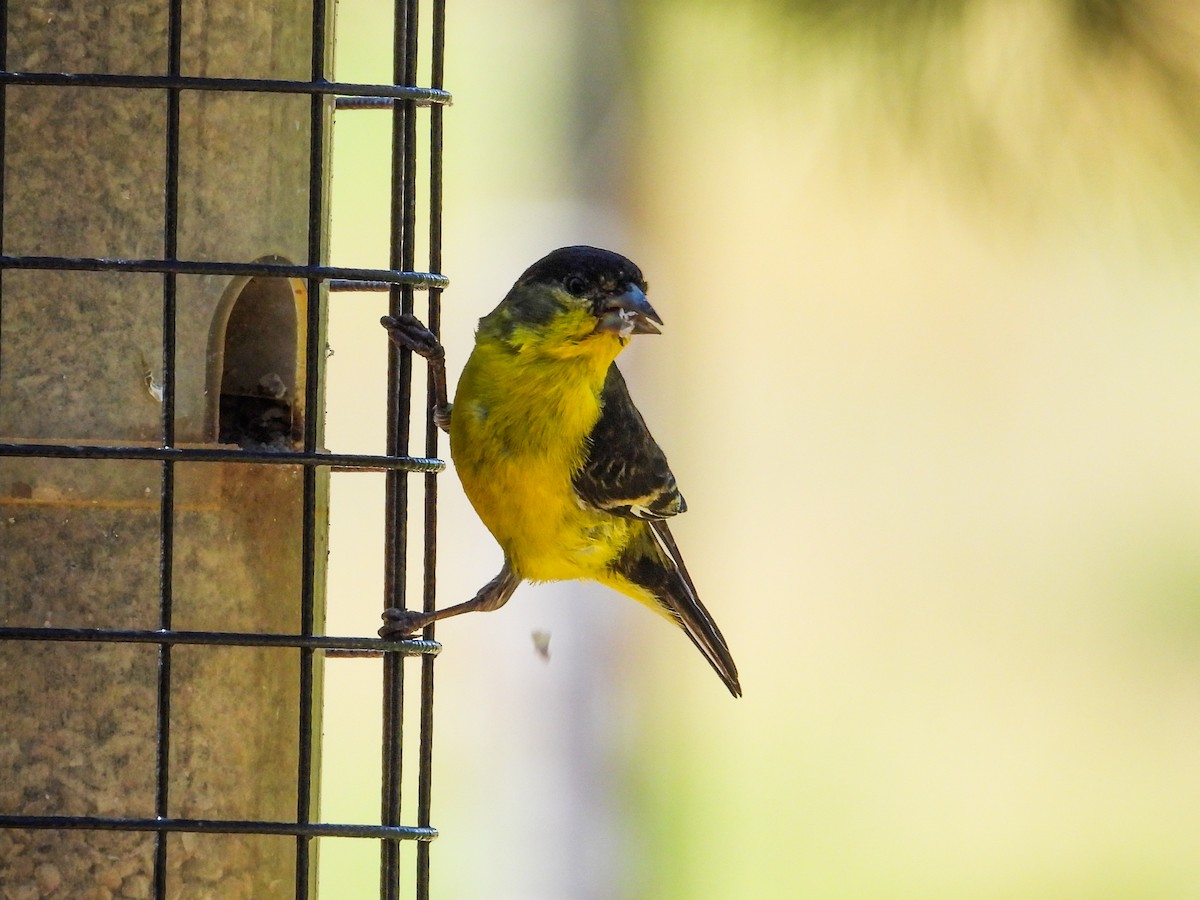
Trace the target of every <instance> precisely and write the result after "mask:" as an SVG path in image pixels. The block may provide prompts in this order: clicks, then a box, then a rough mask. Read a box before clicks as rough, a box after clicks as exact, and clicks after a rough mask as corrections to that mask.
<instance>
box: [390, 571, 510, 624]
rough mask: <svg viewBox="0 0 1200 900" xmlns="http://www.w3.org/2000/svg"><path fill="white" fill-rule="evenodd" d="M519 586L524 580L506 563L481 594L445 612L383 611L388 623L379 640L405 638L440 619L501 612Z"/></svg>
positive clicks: (480, 590) (482, 589) (440, 610)
mask: <svg viewBox="0 0 1200 900" xmlns="http://www.w3.org/2000/svg"><path fill="white" fill-rule="evenodd" d="M520 583H521V577H520V576H519V575H517V574H516V573H515V572H513V570H512V569H511V568H510V567H509V565H508V562H507V561H506V562H505V563H504V568H503V569H501V570H500V574H499V575H497V576H496V577H495V578H493V579H492V580H491V581H489V582H488V583H487V584H485V585H484V586H483V587H481V588H480V589H479V592H478V593H476V594H475V596H474V597H472V598H471V599H470V600H468V601H466V602H465V603H458V604H456V605H454V606H447V607H446V608H445V609H438V610H434V611H433V612H418V611H417V610H415V609H395V608H392V609H386V610H384V611H383V618H384V619H385V620H386V621H385V623H384V626H383V627H382V628H380V629H379V636H380V637H384V638H398V637H403V636H404V635H407V634H412V632H414V631H416V630H417V629H419V628H424V627H425V626H426V625H428V624H430V623H431V622H436V621H437V620H438V619H448V618H449V617H450V616H457V615H461V614H462V613H466V612H490V611H491V610H493V609H499V608H500V607H502V606H503V605H504V604H505V603H507V602H508V598H509V597H511V596H512V595H513V591H515V590H516V589H517V585H519V584H520Z"/></svg>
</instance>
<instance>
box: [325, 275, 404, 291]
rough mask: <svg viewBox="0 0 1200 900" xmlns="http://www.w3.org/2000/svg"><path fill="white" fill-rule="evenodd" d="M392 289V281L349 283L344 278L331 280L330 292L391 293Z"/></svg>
mask: <svg viewBox="0 0 1200 900" xmlns="http://www.w3.org/2000/svg"><path fill="white" fill-rule="evenodd" d="M391 289H392V284H391V282H390V281H348V280H346V279H344V278H331V279H330V280H329V290H331V291H390V290H391Z"/></svg>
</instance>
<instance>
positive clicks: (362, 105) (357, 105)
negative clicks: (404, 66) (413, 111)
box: [333, 97, 420, 109]
mask: <svg viewBox="0 0 1200 900" xmlns="http://www.w3.org/2000/svg"><path fill="white" fill-rule="evenodd" d="M401 99H403V98H401ZM395 105H396V98H394V97H336V98H335V99H334V101H333V108H334V109H392V108H393V107H394V106H395ZM418 105H420V104H418Z"/></svg>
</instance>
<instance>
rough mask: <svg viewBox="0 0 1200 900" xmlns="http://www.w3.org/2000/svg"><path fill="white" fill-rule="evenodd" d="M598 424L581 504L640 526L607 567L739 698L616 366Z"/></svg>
mask: <svg viewBox="0 0 1200 900" xmlns="http://www.w3.org/2000/svg"><path fill="white" fill-rule="evenodd" d="M600 399H601V403H602V404H603V406H602V409H601V412H600V419H599V420H598V421H597V422H596V425H595V427H594V428H593V429H592V433H591V435H590V436H589V437H588V453H587V459H586V460H585V461H584V464H583V467H582V468H581V469H580V471H579V472H578V473H577V474H576V475H575V482H574V483H575V491H576V493H577V494H578V495H579V498H580V499H581V500H582V501H583V502H585V503H587V504H588V505H590V506H592V507H593V508H595V509H599V510H604V511H605V512H608V513H611V514H612V515H616V516H622V517H625V518H630V519H641V520H646V521H645V526H644V527H643V528H642V529H641V530H639V531H638V532H636V534H635V536H634V538H633V539H632V540H631V541H630V543H629V545H628V546H626V547H625V548H624V550H623V551H622V552H621V555H620V556H619V557H618V558H617V559H616V560H615V561H614V563H613V567H612V568H613V573H614V574H615V575H618V576H620V577H621V578H622V579H624V580H625V581H627V582H629V583H631V584H633V585H636V586H637V587H638V588H640V589H641V590H642V591H645V592H647V593H649V594H650V595H651V596H653V597H654V599H655V600H656V601H657V602H658V604H659V605H660V606H662V608H663V609H665V610H666V612H667V613H668V614H669V615H670V616H671V618H673V619H674V620H675V621H676V622H677V623H678V624H679V626H680V627H681V628H682V629H683V631H684V633H686V634H687V636H688V637H689V638H690V639H691V641H692V643H693V644H695V645H696V647H697V649H699V651H700V652H701V653H702V654H703V655H704V658H705V659H707V660H708V662H709V665H711V666H712V667H713V669H714V670H715V671H716V673H717V675H719V676H720V678H721V680H722V681H723V682H725V686H726V687H727V688H729V691H730V693H732V694H733V695H734V696H735V697H740V696H741V695H742V688H741V685H740V684H739V682H738V673H737V665H736V664H735V663H734V661H733V656H732V654H730V652H729V645H728V644H727V643H726V642H725V637H724V635H722V634H721V630H720V629H719V628H718V627H717V623H716V622H714V621H713V618H712V616H711V615H710V614H709V612H708V610H707V609H705V608H704V604H703V603H701V602H700V596H699V594H698V593H697V591H696V586H695V584H693V583H692V578H691V576H690V575H689V574H688V570H687V566H685V565H684V563H683V556H682V555H681V554H680V552H679V548H678V547H677V546H676V545H675V539H674V537H672V535H671V530H670V528H668V527H667V523H666V521H665V520H666V519H667V518H669V517H670V516H673V515H676V514H678V513H681V512H684V511H685V510H686V509H687V504H686V503H685V502H684V500H683V495H682V494H680V493H679V487H678V486H677V485H676V483H675V476H674V475H673V474H672V473H671V467H670V466H669V465H668V464H667V457H666V454H664V453H663V451H662V448H661V447H659V446H658V444H657V442H655V440H654V438H653V437H652V436H651V435H650V430H649V429H648V428H647V427H646V423H645V421H644V420H643V419H642V415H641V413H639V412H638V410H637V407H636V406H634V405H633V400H632V398H631V397H630V396H629V389H628V388H627V387H626V386H625V379H624V378H622V377H621V373H620V371H618V369H617V367H616V366H615V365H613V366H611V367H610V368H609V370H608V376H607V377H606V378H605V381H604V388H603V390H602V391H601V395H600Z"/></svg>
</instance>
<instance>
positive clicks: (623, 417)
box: [575, 364, 687, 519]
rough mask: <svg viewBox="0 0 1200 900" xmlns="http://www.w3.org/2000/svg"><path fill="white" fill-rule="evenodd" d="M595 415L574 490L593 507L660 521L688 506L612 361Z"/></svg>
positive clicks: (664, 455)
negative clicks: (596, 419) (597, 416)
mask: <svg viewBox="0 0 1200 900" xmlns="http://www.w3.org/2000/svg"><path fill="white" fill-rule="evenodd" d="M600 404H601V409H600V418H599V420H598V421H597V422H596V425H595V427H594V428H592V432H591V434H590V435H588V441H587V458H586V459H585V460H584V463H583V468H581V469H580V470H579V471H578V472H577V473H576V474H575V492H576V493H577V494H578V495H579V497H580V499H581V500H583V501H584V502H585V503H587V504H589V505H590V506H593V507H595V508H596V509H601V510H604V511H605V512H609V513H612V514H613V515H615V516H623V517H625V518H630V519H664V518H667V517H669V516H673V515H676V514H678V513H681V512H684V511H686V510H687V504H686V503H685V502H684V499H683V495H682V494H680V493H679V487H678V486H677V485H676V484H675V476H674V475H673V474H672V473H671V467H670V465H668V463H667V457H666V454H665V453H663V452H662V448H661V447H659V446H658V443H657V442H656V441H655V440H654V438H653V437H652V436H651V434H650V429H649V428H647V427H646V422H645V420H644V419H643V418H642V414H641V413H640V412H638V409H637V407H636V406H634V405H633V399H632V398H631V397H630V396H629V388H627V387H626V386H625V379H624V378H622V377H621V372H620V370H619V369H618V368H617V367H616V365H615V364H614V365H611V366H609V368H608V375H607V376H606V377H605V379H604V387H603V388H602V389H601V392H600Z"/></svg>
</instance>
